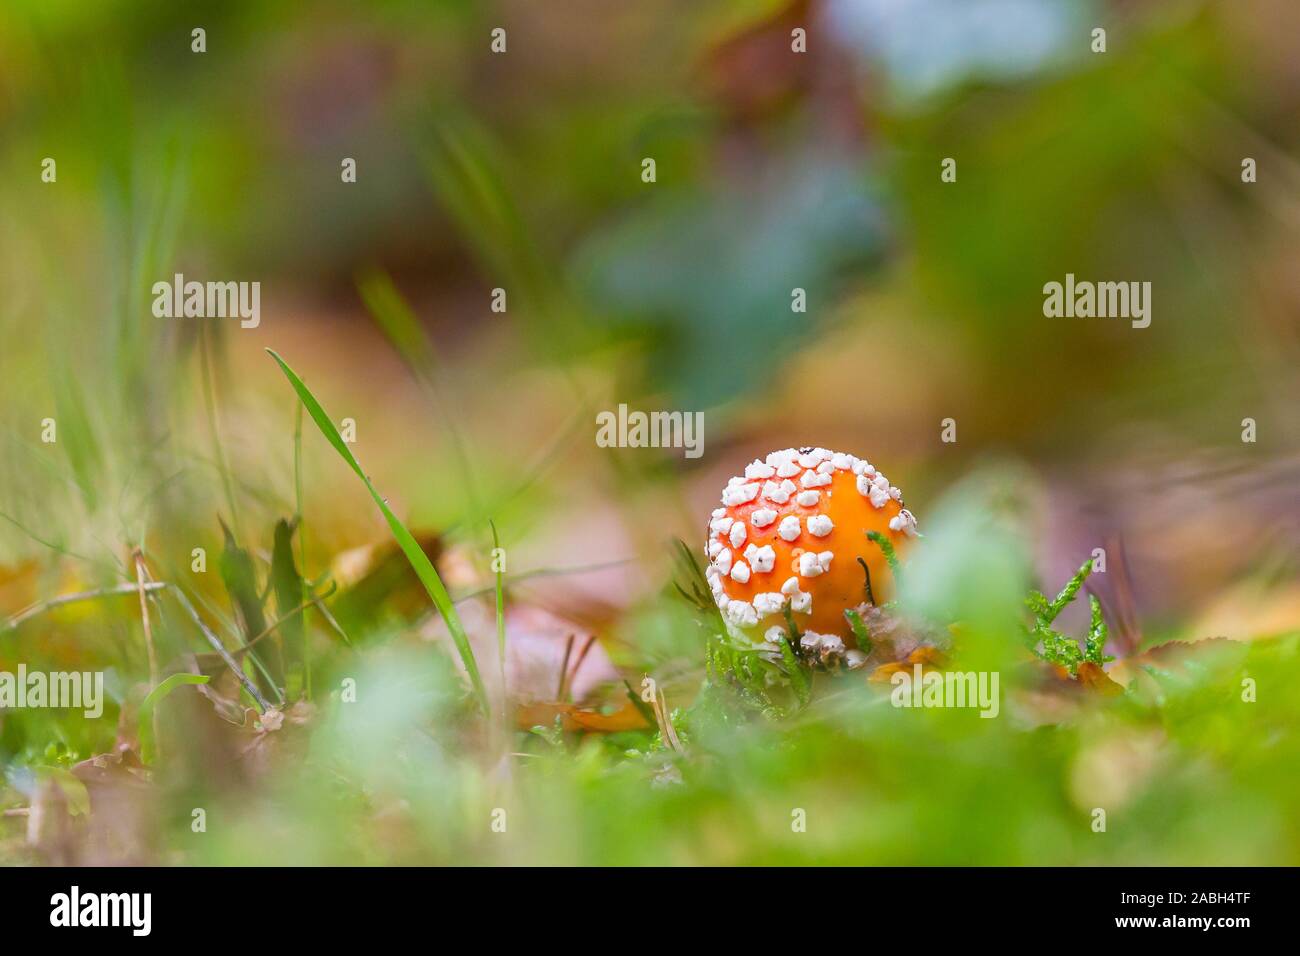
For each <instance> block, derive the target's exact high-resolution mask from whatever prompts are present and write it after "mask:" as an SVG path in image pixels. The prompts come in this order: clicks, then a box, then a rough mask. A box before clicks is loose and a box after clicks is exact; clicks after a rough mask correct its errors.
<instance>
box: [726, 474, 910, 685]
mask: <svg viewBox="0 0 1300 956" xmlns="http://www.w3.org/2000/svg"><path fill="white" fill-rule="evenodd" d="M872 531H875V532H878V533H879V534H881V535H882V536H884V538H885V539H886V540H888V541H889V542H890V543H891V544H892V545H893V546H894V549H895V550H896V551H899V552H901V551H903V550H904V549H905V547H906V546H907V543H908V540H909V539H910V538H913V537H915V536H916V519H915V518H914V517H913V516H912V513H911V512H910V511H908V510H907V509H906V508H904V507H903V495H902V492H900V491H899V490H898V489H897V488H896V487H894V486H893V485H891V484H890V483H889V480H888V479H887V478H886V477H885V476H884V475H883V474H881V473H880V472H879V471H878V470H877V469H876V468H875V467H874V466H873V465H872V464H871V463H870V462H868V461H865V460H863V459H860V458H857V457H855V456H853V455H845V454H841V453H839V452H831V451H828V450H827V449H825V448H799V449H795V448H787V449H785V450H783V451H775V452H772V454H770V455H768V456H767V457H766V458H765V459H763V460H755V461H754V462H752V463H751V464H749V465H747V466H746V467H745V471H744V474H743V475H740V476H737V477H735V478H732V479H731V480H730V481H729V482H728V483H727V487H726V489H725V490H724V491H723V493H722V506H721V507H720V508H717V509H716V510H714V512H713V515H712V518H711V520H710V522H709V537H708V542H707V544H706V546H705V552H706V555H707V557H708V566H707V569H706V576H707V577H708V580H709V586H710V587H711V588H712V590H713V597H714V600H715V601H717V603H718V607H719V608H720V609H721V610H722V614H723V617H724V619H725V620H726V621H727V623H728V625H730V626H731V627H732V628H735V629H737V630H740V631H748V630H750V629H754V633H768V632H770V629H771V628H772V627H774V626H782V627H783V625H784V613H785V606H786V604H787V603H788V604H789V605H790V611H791V612H792V614H793V615H794V618H793V619H794V621H795V624H796V625H797V626H798V628H799V630H800V631H801V632H802V633H804V634H805V635H806V637H805V640H804V642H803V643H804V644H805V645H806V646H805V647H803V648H802V650H803V652H804V653H805V655H812V656H815V657H816V658H817V659H818V660H820V661H821V662H822V663H830V662H831V660H832V659H833V660H834V661H835V662H837V663H838V662H839V661H840V660H841V659H842V660H844V661H845V662H846V663H849V664H852V665H860V664H861V662H862V660H863V658H862V657H861V654H860V652H858V653H854V652H855V651H857V641H856V640H855V639H854V635H853V629H852V628H851V627H850V626H849V622H848V621H847V620H846V618H845V616H844V612H845V611H846V610H849V609H861V608H862V606H863V605H864V603H866V598H867V597H868V591H867V587H866V584H867V573H866V572H864V569H863V565H865V566H866V569H867V571H868V572H869V573H870V598H871V600H872V601H874V602H875V603H883V602H885V601H887V600H889V598H890V597H891V595H892V593H893V590H894V579H893V573H892V571H891V570H890V567H889V562H888V561H887V560H886V558H885V554H884V552H883V551H882V549H881V548H880V546H879V545H878V544H877V543H876V542H875V541H872V540H871V539H869V538H868V537H867V535H868V533H870V532H872ZM809 638H813V639H812V640H810V639H809Z"/></svg>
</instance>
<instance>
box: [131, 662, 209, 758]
mask: <svg viewBox="0 0 1300 956" xmlns="http://www.w3.org/2000/svg"><path fill="white" fill-rule="evenodd" d="M211 679H212V678H210V677H207V676H205V675H203V674H172V675H171V676H170V677H168V678H167V679H166V680H163V681H160V682H159V684H158V686H157V687H155V688H154V689H153V690H151V691H149V694H148V696H146V697H145V699H144V700H143V701H141V702H140V711H139V714H138V715H137V720H138V722H139V729H138V730H137V734H138V736H139V738H140V741H141V755H142V757H143V759H144V762H145V763H151V762H153V759H154V757H155V756H156V754H157V751H158V741H156V740H154V739H153V723H152V721H151V719H150V718H151V717H152V716H153V711H154V708H155V707H156V706H158V704H159V703H160V702H161V701H162V699H163V698H164V697H166V696H167V695H168V694H170V693H171V692H172V691H174V690H175V689H176V688H177V687H184V686H185V685H187V684H206V683H207V682H208V681H209V680H211Z"/></svg>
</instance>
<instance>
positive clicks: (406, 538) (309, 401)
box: [266, 349, 488, 714]
mask: <svg viewBox="0 0 1300 956" xmlns="http://www.w3.org/2000/svg"><path fill="white" fill-rule="evenodd" d="M266 351H267V352H269V353H270V355H271V358H273V359H275V361H276V364H278V365H279V366H280V370H281V371H282V372H284V375H285V377H286V378H287V379H288V380H289V384H290V385H292V386H293V390H294V391H295V392H297V393H298V398H299V400H300V401H301V402H302V404H303V406H304V407H305V408H306V409H307V414H308V415H310V416H311V420H312V421H314V422H315V423H316V427H317V428H319V429H320V431H321V434H322V435H324V436H325V440H326V441H328V442H329V443H330V445H332V446H333V448H334V450H335V451H336V452H338V453H339V457H340V458H342V459H343V460H344V461H345V462H347V464H348V467H349V468H351V469H352V470H353V471H354V472H355V473H356V475H357V477H358V478H360V479H361V480H362V482H364V483H365V486H366V490H367V491H369V492H370V497H371V498H373V499H374V500H375V504H376V505H378V506H379V510H380V511H381V512H382V513H383V515H384V520H385V521H387V522H388V527H389V528H390V529H391V530H392V532H393V537H394V538H395V539H396V540H397V544H398V546H399V547H401V549H402V553H403V554H405V555H406V560H407V561H409V562H411V567H412V568H414V569H415V573H416V575H417V576H418V577H419V579H420V583H421V584H423V585H424V589H425V590H426V591H428V592H429V597H430V598H432V599H433V603H434V605H435V606H436V607H437V608H438V613H440V614H441V615H442V619H443V620H444V621H445V622H446V623H447V630H448V631H449V632H451V638H452V640H453V641H455V643H456V650H457V651H458V652H459V653H460V659H461V662H462V663H463V664H464V665H465V671H466V673H468V674H469V679H470V682H471V683H472V684H473V685H474V693H475V695H476V696H477V697H478V701H479V706H480V707H481V708H482V709H483V713H484V714H487V713H488V698H487V689H486V688H485V687H484V686H483V678H482V677H481V676H480V675H479V671H478V664H477V663H476V662H475V660H474V650H473V648H471V647H470V646H469V636H468V635H467V634H466V633H465V626H464V625H463V624H462V623H461V620H460V615H458V614H457V613H456V608H455V606H454V605H453V604H452V603H451V596H450V595H449V594H448V593H447V588H446V586H445V585H443V583H442V578H440V577H439V576H438V572H437V570H436V569H435V568H434V566H433V562H432V561H430V560H429V556H428V555H427V554H425V553H424V549H423V548H421V547H420V545H419V542H417V541H416V540H415V536H414V535H412V534H411V532H410V531H408V530H407V528H406V525H404V524H402V522H401V521H399V520H398V518H397V515H395V514H393V512H392V510H391V509H390V508H389V507H388V504H387V502H385V501H384V499H383V497H382V496H381V495H380V494H379V492H378V491H376V490H375V486H374V485H373V484H372V483H371V481H370V479H369V478H368V477H367V476H366V473H365V472H364V471H362V470H361V466H360V465H359V464H358V463H357V460H356V458H355V457H353V455H352V452H351V451H350V450H349V449H348V446H347V445H346V444H345V443H344V441H343V436H342V435H340V434H339V431H338V429H337V428H335V427H334V422H333V421H331V420H330V417H329V416H328V415H326V414H325V409H323V408H321V404H320V402H318V401H317V400H316V396H315V395H313V394H312V393H311V389H309V388H308V387H307V386H306V385H305V384H304V383H303V380H302V379H300V378H299V377H298V374H297V373H296V372H295V371H294V370H293V369H291V368H289V366H288V365H287V364H286V363H285V361H284V359H282V358H280V356H279V355H278V354H277V353H276V352H275V351H274V350H273V349H267V350H266Z"/></svg>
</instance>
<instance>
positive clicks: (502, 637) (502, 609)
mask: <svg viewBox="0 0 1300 956" xmlns="http://www.w3.org/2000/svg"><path fill="white" fill-rule="evenodd" d="M488 527H490V528H491V529H492V570H493V572H494V573H495V574H496V598H497V664H498V666H499V667H500V668H501V701H502V704H501V709H502V712H504V711H505V709H506V704H505V701H506V700H507V696H506V591H505V579H504V574H505V572H504V571H503V570H502V567H503V565H502V562H500V561H498V560H497V559H498V557H499V556H500V555H501V539H500V538H499V537H498V536H497V525H496V522H495V521H491V520H489V521H488Z"/></svg>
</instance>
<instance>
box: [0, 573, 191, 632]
mask: <svg viewBox="0 0 1300 956" xmlns="http://www.w3.org/2000/svg"><path fill="white" fill-rule="evenodd" d="M166 586H167V585H166V584H164V583H163V582H161V581H157V582H153V583H146V584H144V585H141V584H139V583H135V584H131V583H127V584H117V585H114V586H112V587H107V588H96V589H94V590H93V591H77V592H76V593H74V594H61V595H59V596H58V597H53V598H49V599H48V600H45V601H37V602H36V603H35V604H30V605H28V606H27V607H25V608H23V609H22V610H21V611H19V612H18V613H17V614H15V615H14V616H13V617H11V618H9V620H7V621H5V622H4V623H3V624H0V631H12V630H14V629H15V628H17V627H18V625H20V624H22V623H23V622H24V621H28V620H30V619H32V618H34V617H37V616H38V615H41V614H44V613H45V612H46V611H52V610H54V609H55V608H57V607H63V605H65V604H76V603H77V602H79V601H94V600H96V599H98V598H103V597H114V596H116V595H121V594H136V593H138V592H140V591H161V590H162V589H163V588H165V587H166Z"/></svg>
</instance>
